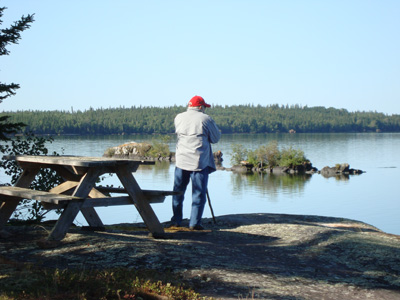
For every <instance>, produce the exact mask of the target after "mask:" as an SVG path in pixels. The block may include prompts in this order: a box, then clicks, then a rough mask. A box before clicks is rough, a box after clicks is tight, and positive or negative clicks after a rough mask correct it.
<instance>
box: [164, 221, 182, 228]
mask: <svg viewBox="0 0 400 300" xmlns="http://www.w3.org/2000/svg"><path fill="white" fill-rule="evenodd" d="M177 227H182V226H181V225H180V224H178V223H175V222H172V223H169V224H167V225H165V228H177Z"/></svg>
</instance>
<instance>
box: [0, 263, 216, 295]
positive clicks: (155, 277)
mask: <svg viewBox="0 0 400 300" xmlns="http://www.w3.org/2000/svg"><path fill="white" fill-rule="evenodd" d="M13 264H14V265H13ZM20 299H24V300H33V299H40V300H50V299H51V300H58V299H59V300H61V299H62V300H69V299H79V300H92V299H93V300H94V299H96V300H108V299H118V300H121V299H130V300H133V299H138V300H139V299H142V300H148V299H153V300H154V299H182V300H199V299H207V298H205V297H201V296H200V295H199V294H198V293H195V292H194V291H193V290H192V289H190V288H186V287H185V286H184V285H183V284H181V283H180V280H179V278H178V277H177V276H176V275H175V274H172V273H170V272H164V273H160V272H156V271H152V270H142V271H138V270H133V269H132V270H128V269H106V270H75V269H74V270H70V269H66V270H59V269H50V268H39V267H36V266H32V265H24V264H21V263H5V264H4V263H0V300H20ZM208 299H210V298H208Z"/></svg>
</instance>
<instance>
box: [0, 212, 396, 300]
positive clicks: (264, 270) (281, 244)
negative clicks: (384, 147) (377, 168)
mask: <svg viewBox="0 0 400 300" xmlns="http://www.w3.org/2000/svg"><path fill="white" fill-rule="evenodd" d="M216 221H217V223H216V224H214V223H213V222H212V220H209V219H208V220H205V222H204V224H205V227H206V228H207V230H205V231H204V232H193V231H188V230H186V229H180V230H175V229H167V234H166V238H164V239H154V238H151V237H149V236H148V232H147V231H146V229H145V228H144V227H143V224H119V225H113V226H107V228H106V231H103V232H89V231H84V230H82V228H79V227H76V228H73V229H71V230H70V232H69V233H68V235H67V237H66V238H65V239H64V240H63V241H62V242H61V243H59V244H54V245H52V246H53V247H48V248H47V247H43V245H42V244H41V243H40V239H42V238H44V237H46V236H47V234H48V230H50V227H47V226H45V225H40V226H38V225H36V226H34V225H32V226H7V227H6V232H7V233H9V234H11V236H10V237H7V238H0V258H1V259H2V260H3V261H7V262H8V263H10V262H15V263H21V262H23V263H33V264H36V265H40V266H47V267H57V268H86V269H89V268H108V267H123V268H136V269H154V270H158V271H161V272H173V273H174V274H177V275H179V276H180V277H181V278H182V281H183V282H185V283H187V284H188V285H190V286H191V287H193V288H194V290H195V291H196V292H198V293H201V294H202V295H203V296H209V297H214V298H216V299H226V300H230V299H272V300H278V299H287V300H310V299H316V300H317V299H318V300H321V299H326V300H330V299H332V300H333V299H335V300H336V299H348V300H353V299H354V300H356V299H360V300H365V299H380V300H381V299H388V300H392V299H393V300H394V299H396V300H397V299H400V236H397V235H390V234H386V233H384V232H382V231H380V230H378V229H376V228H374V227H372V226H370V225H367V224H364V223H361V222H357V221H353V220H348V219H340V218H329V217H319V216H303V215H282V214H246V215H227V216H220V217H217V218H216ZM3 237H5V234H4V233H3ZM1 259H0V263H1Z"/></svg>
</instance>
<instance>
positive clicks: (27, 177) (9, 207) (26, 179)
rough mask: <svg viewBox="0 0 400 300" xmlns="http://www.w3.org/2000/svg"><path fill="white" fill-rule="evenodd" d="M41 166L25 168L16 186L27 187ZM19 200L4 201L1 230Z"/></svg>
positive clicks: (0, 214)
mask: <svg viewBox="0 0 400 300" xmlns="http://www.w3.org/2000/svg"><path fill="white" fill-rule="evenodd" d="M39 169H40V168H39V167H31V168H28V169H25V170H24V171H23V172H22V174H21V176H20V177H19V179H18V180H17V182H16V184H15V185H16V186H18V187H22V188H27V187H29V185H30V184H31V182H32V181H33V180H34V179H35V176H36V174H37V173H38V172H39ZM19 202H20V201H19V200H17V201H6V202H3V203H2V204H1V206H0V230H2V229H3V228H4V226H5V225H6V224H7V222H8V220H9V219H10V217H11V216H12V214H13V213H14V211H15V209H16V208H17V206H18V204H19Z"/></svg>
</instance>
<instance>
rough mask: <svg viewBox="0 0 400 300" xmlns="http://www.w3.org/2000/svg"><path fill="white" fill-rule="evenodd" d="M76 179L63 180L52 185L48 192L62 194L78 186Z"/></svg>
mask: <svg viewBox="0 0 400 300" xmlns="http://www.w3.org/2000/svg"><path fill="white" fill-rule="evenodd" d="M78 184H79V182H78V181H65V182H63V183H61V184H60V185H58V186H56V187H53V188H52V189H51V190H50V191H49V192H50V193H54V194H62V193H66V192H68V191H71V190H74V189H75V188H76V187H77V186H78Z"/></svg>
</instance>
